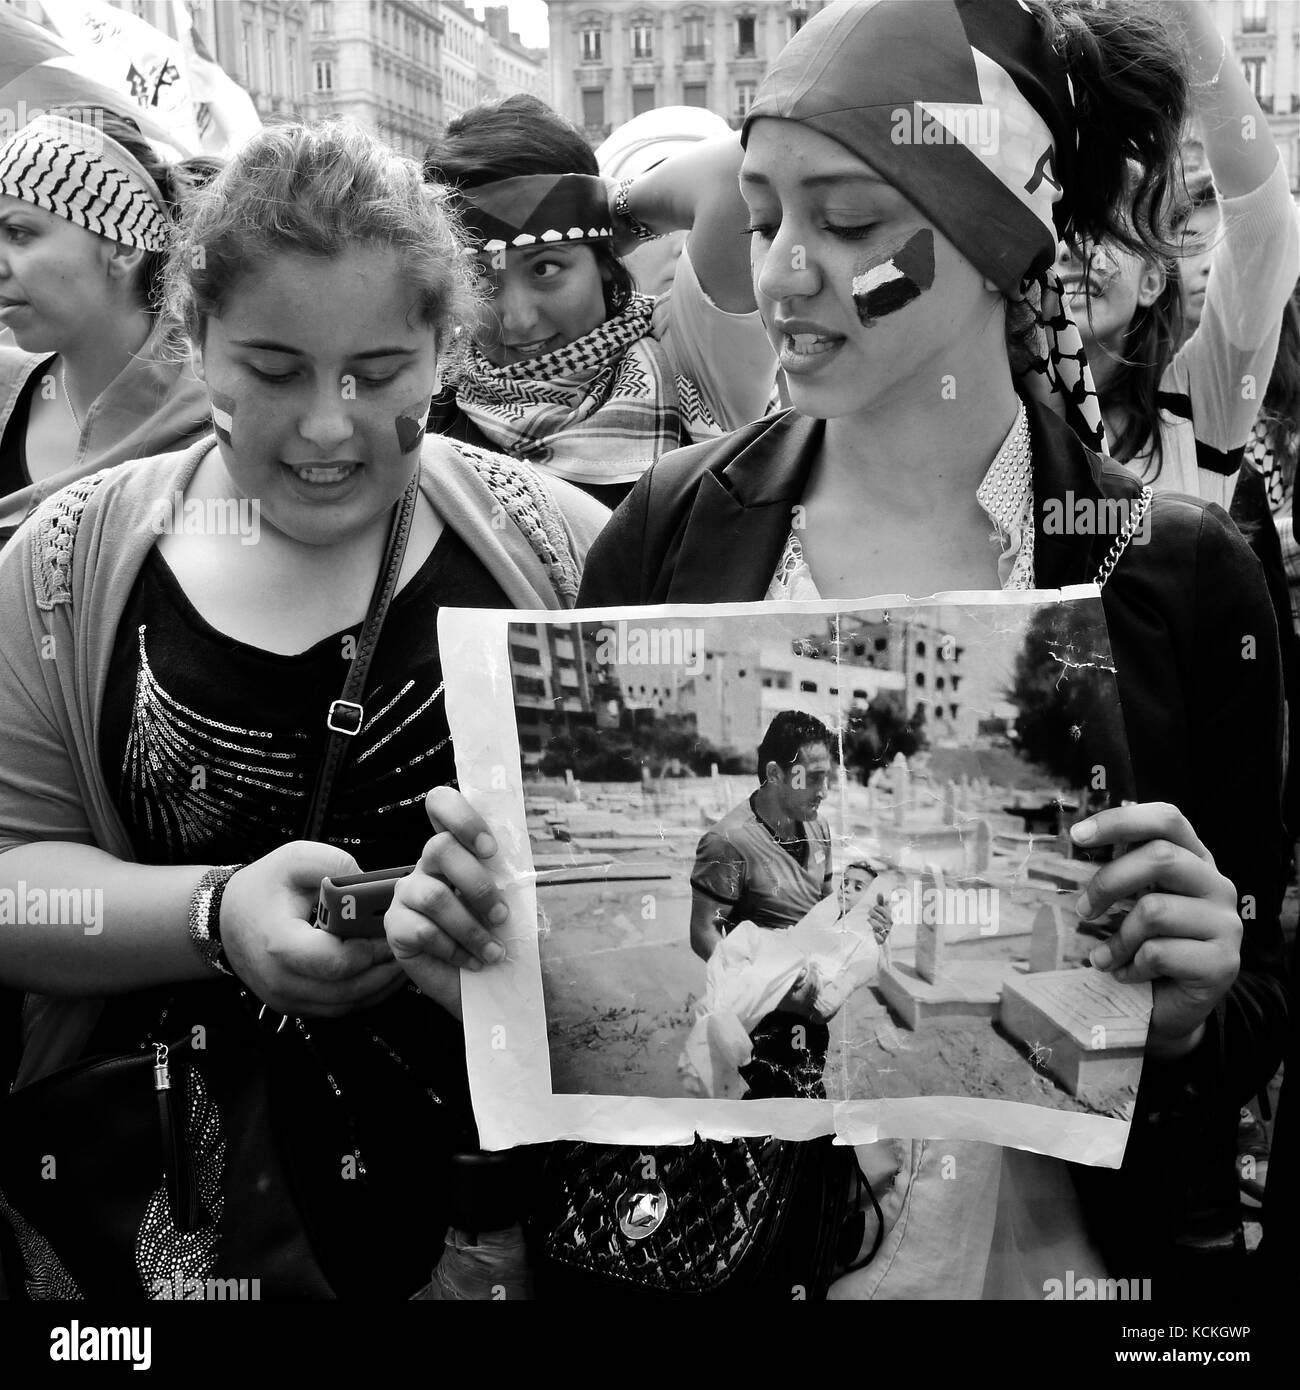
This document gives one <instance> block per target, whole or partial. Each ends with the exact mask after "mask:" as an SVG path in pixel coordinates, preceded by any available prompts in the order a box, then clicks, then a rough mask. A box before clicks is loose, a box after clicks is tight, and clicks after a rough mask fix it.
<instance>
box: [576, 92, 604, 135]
mask: <svg viewBox="0 0 1300 1390" xmlns="http://www.w3.org/2000/svg"><path fill="white" fill-rule="evenodd" d="M582 123H583V125H585V126H586V127H587V129H588V130H595V129H597V128H598V127H600V126H603V125H604V124H605V90H604V88H603V87H595V88H588V87H584V88H583V91H582Z"/></svg>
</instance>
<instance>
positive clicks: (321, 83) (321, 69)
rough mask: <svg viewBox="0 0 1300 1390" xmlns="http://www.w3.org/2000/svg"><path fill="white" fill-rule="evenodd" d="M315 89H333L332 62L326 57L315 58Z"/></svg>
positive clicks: (320, 90)
mask: <svg viewBox="0 0 1300 1390" xmlns="http://www.w3.org/2000/svg"><path fill="white" fill-rule="evenodd" d="M316 90H317V91H318V92H332V91H333V90H334V64H333V63H332V62H331V61H330V60H329V59H328V58H324V59H322V58H318V59H317V60H316Z"/></svg>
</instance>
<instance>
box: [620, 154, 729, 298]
mask: <svg viewBox="0 0 1300 1390" xmlns="http://www.w3.org/2000/svg"><path fill="white" fill-rule="evenodd" d="M741 153H742V151H741V148H740V135H739V133H734V134H730V135H719V136H716V137H714V138H713V139H710V140H701V141H700V142H699V144H697V145H695V146H693V147H692V148H691V149H689V150H685V151H684V152H683V153H681V154H676V155H673V156H672V157H671V158H669V159H666V160H664V161H663V163H662V164H657V165H655V167H654V168H653V169H650V170H649V171H647V172H646V173H644V174H641V175H640V176H639V177H638V178H637V179H636V180H635V181H634V182H633V183H632V185H631V187H630V188H629V190H628V198H627V206H628V211H629V212H630V213H631V214H632V216H633V217H634V218H636V220H637V221H638V222H640V223H642V224H643V225H644V226H646V227H648V228H649V229H650V230H651V231H654V232H671V231H675V230H677V229H678V228H683V229H686V230H688V231H689V232H690V236H688V237H687V239H686V248H687V251H688V253H689V255H690V258H691V262H692V264H693V265H694V267H695V273H696V275H697V276H698V277H699V281H700V284H701V286H702V287H703V289H704V291H705V293H706V294H707V295H708V296H709V298H710V299H712V300H713V302H714V303H715V304H716V305H717V306H718V308H719V309H724V310H726V311H727V312H728V313H732V314H746V313H749V312H750V311H751V310H752V309H754V308H755V307H756V305H755V302H754V286H753V282H752V280H751V277H750V271H749V247H748V245H747V243H746V241H745V237H744V230H745V227H746V226H747V225H748V222H749V215H748V213H747V211H746V209H745V203H744V200H743V199H742V198H741V196H740V183H739V179H740V160H741ZM635 244H636V242H635V240H631V239H627V238H624V239H623V240H621V241H620V242H618V243H617V249H618V250H619V251H621V252H624V253H626V252H627V251H629V250H631V249H632V247H633V246H635Z"/></svg>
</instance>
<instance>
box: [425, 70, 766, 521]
mask: <svg viewBox="0 0 1300 1390" xmlns="http://www.w3.org/2000/svg"><path fill="white" fill-rule="evenodd" d="M739 162H740V149H739V146H738V144H737V141H736V138H735V136H734V135H730V134H727V135H724V136H722V137H721V138H713V139H710V140H706V141H702V142H701V143H700V144H699V145H698V147H697V148H695V149H692V150H689V151H687V152H685V153H683V154H680V155H678V156H676V157H675V158H674V159H673V160H671V161H670V162H669V163H666V164H663V165H661V166H660V167H659V168H656V169H651V170H650V171H648V172H647V173H645V174H642V175H641V176H640V177H638V178H636V179H635V180H634V179H626V178H625V179H622V180H620V181H619V182H618V184H617V185H614V184H613V183H612V181H606V180H603V179H602V178H601V177H600V176H599V170H598V166H597V163H596V156H595V155H594V154H593V153H592V151H591V148H590V146H588V145H587V143H586V141H585V140H584V139H583V138H582V136H581V135H580V134H579V132H578V131H577V130H575V129H574V128H573V127H572V126H571V125H569V124H568V122H567V121H564V120H563V119H562V118H561V117H559V116H558V115H556V113H555V112H554V111H552V110H551V109H550V108H549V107H548V106H546V105H545V104H544V103H542V102H541V101H539V100H537V98H536V97H531V96H514V97H510V98H508V99H507V100H505V101H503V102H500V103H496V104H492V105H487V106H480V107H476V108H475V109H474V110H472V111H468V112H466V113H465V114H464V115H463V116H461V117H459V118H458V119H456V120H454V121H452V122H451V124H450V125H449V126H448V127H447V130H446V133H445V134H444V135H443V136H441V137H440V138H439V139H438V140H436V141H435V142H434V143H433V144H432V145H431V146H430V147H429V149H428V151H427V153H426V154H425V160H424V168H425V174H426V176H427V177H428V178H430V179H433V180H435V181H437V182H439V183H445V184H449V185H451V186H452V187H454V188H455V189H456V191H457V194H458V204H459V206H460V209H461V212H462V214H463V217H464V220H465V223H466V225H467V227H468V229H469V231H470V233H471V240H472V250H473V253H474V255H473V264H474V266H475V268H476V270H477V271H478V273H479V275H480V277H481V280H482V283H483V285H484V287H485V288H486V289H487V291H488V298H487V300H486V302H485V305H484V309H483V312H482V314H481V315H480V318H479V323H478V326H477V331H476V332H475V334H474V342H473V343H472V344H468V343H467V344H466V345H465V351H464V353H463V355H462V357H461V359H460V362H459V363H458V364H456V365H455V366H453V367H451V368H450V369H449V379H448V380H447V381H446V382H445V383H444V385H445V386H446V390H445V391H444V393H443V395H442V396H441V397H440V398H439V399H438V400H437V401H436V402H435V406H434V412H433V416H432V417H431V422H430V423H431V427H432V428H434V429H436V430H438V431H439V432H441V433H447V434H451V435H452V436H453V437H455V438H458V439H464V440H467V441H469V442H470V443H473V444H478V445H480V446H484V447H487V448H491V449H497V450H500V451H502V452H503V453H507V454H511V455H513V456H514V457H515V458H521V459H526V460H527V461H528V462H529V463H532V464H534V465H535V466H537V467H539V468H541V469H543V471H545V472H548V473H552V474H554V475H556V476H557V477H561V478H566V479H568V481H570V482H573V483H576V484H577V485H578V486H579V487H582V488H583V489H585V490H586V491H587V492H589V493H591V494H592V496H594V497H596V498H598V499H599V500H600V501H602V502H604V503H606V504H607V505H609V506H614V505H616V504H617V503H618V502H620V501H621V500H622V498H623V497H624V496H625V495H626V494H627V492H628V489H629V488H630V487H631V486H632V484H633V483H634V482H635V481H636V480H637V478H639V477H640V476H641V474H642V473H644V472H645V470H646V469H647V468H648V467H649V466H650V464H651V463H653V462H654V460H655V459H656V458H658V457H659V455H660V454H662V453H664V452H666V451H667V450H669V449H676V448H678V447H679V446H680V445H682V444H689V443H691V442H692V441H693V440H698V439H707V438H715V437H717V436H718V435H719V434H721V433H722V431H723V430H725V429H732V428H734V427H736V426H737V425H742V424H745V423H746V422H747V421H749V420H753V419H756V418H757V417H758V416H760V415H762V414H763V413H764V411H766V409H767V407H768V402H769V400H770V398H771V395H772V390H773V383H774V379H775V373H776V363H775V359H774V358H773V355H772V351H771V348H770V347H769V345H768V343H767V339H766V336H765V335H764V333H763V327H762V324H761V323H760V321H759V318H758V315H757V312H756V311H755V308H754V295H753V287H752V286H751V285H750V283H749V274H748V267H747V266H746V264H745V257H744V253H743V249H742V247H741V242H740V238H739V237H738V236H737V231H738V229H739V228H740V227H741V226H742V225H743V219H744V207H743V205H742V204H741V202H740V199H739V196H738V193H737V190H736V182H735V175H736V169H737V168H738V167H739ZM674 228H683V229H689V236H688V238H687V241H686V246H685V250H684V252H683V254H682V255H681V256H680V257H679V259H678V262H677V267H676V272H675V275H674V279H673V284H672V288H671V290H670V292H669V293H668V294H666V295H664V296H663V297H661V298H660V299H659V300H654V299H652V298H651V297H650V296H648V295H644V294H638V293H637V292H636V291H635V290H634V288H633V283H632V277H631V275H630V274H629V272H628V270H627V268H626V267H625V266H624V265H623V263H622V261H621V260H620V258H619V256H618V254H617V252H618V251H620V250H631V249H632V248H633V247H634V246H636V244H637V239H638V238H642V239H644V238H650V237H654V236H656V235H657V234H659V233H662V232H667V231H669V230H672V229H674Z"/></svg>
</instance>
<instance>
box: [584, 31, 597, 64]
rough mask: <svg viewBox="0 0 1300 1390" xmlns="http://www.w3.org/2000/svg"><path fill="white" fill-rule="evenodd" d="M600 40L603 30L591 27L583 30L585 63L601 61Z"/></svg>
mask: <svg viewBox="0 0 1300 1390" xmlns="http://www.w3.org/2000/svg"><path fill="white" fill-rule="evenodd" d="M600 40H601V31H600V30H599V29H595V28H590V29H584V30H583V31H582V61H583V62H584V63H599V62H600Z"/></svg>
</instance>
